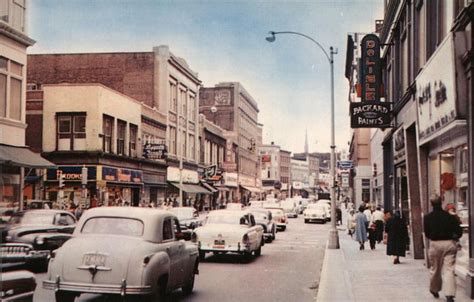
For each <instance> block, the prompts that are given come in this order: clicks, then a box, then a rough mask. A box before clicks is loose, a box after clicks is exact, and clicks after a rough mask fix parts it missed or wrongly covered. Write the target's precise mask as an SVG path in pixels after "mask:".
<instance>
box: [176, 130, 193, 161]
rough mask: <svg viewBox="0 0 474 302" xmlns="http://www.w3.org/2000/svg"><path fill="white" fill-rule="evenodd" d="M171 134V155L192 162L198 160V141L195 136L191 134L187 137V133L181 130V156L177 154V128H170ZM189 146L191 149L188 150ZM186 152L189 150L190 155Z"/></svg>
mask: <svg viewBox="0 0 474 302" xmlns="http://www.w3.org/2000/svg"><path fill="white" fill-rule="evenodd" d="M169 129H170V132H169V142H170V144H169V154H171V155H176V156H177V155H180V156H185V157H187V158H189V159H191V160H196V156H195V154H196V141H195V138H196V137H195V135H194V134H191V133H189V134H188V135H186V131H184V130H180V131H179V132H180V136H179V140H180V147H181V150H180V152H179V154H177V151H178V149H177V148H178V136H177V135H178V133H177V131H176V127H174V126H170V128H169ZM187 145H189V149H187V148H186V147H187ZM186 150H188V153H186Z"/></svg>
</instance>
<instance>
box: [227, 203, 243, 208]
mask: <svg viewBox="0 0 474 302" xmlns="http://www.w3.org/2000/svg"><path fill="white" fill-rule="evenodd" d="M243 208H244V205H243V204H241V203H240V202H239V203H235V202H232V203H228V204H227V206H226V209H227V210H242V209H243Z"/></svg>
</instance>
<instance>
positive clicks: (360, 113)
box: [350, 102, 392, 128]
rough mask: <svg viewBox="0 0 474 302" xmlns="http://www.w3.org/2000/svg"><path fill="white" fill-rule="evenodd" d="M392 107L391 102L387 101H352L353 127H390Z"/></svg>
mask: <svg viewBox="0 0 474 302" xmlns="http://www.w3.org/2000/svg"><path fill="white" fill-rule="evenodd" d="M391 107H392V105H391V103H385V102H355V103H351V104H350V111H351V112H350V115H351V128H389V127H390V122H391V120H392V116H391V112H392V109H391Z"/></svg>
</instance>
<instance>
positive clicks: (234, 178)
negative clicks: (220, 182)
mask: <svg viewBox="0 0 474 302" xmlns="http://www.w3.org/2000/svg"><path fill="white" fill-rule="evenodd" d="M224 185H226V186H228V187H237V186H238V185H239V183H238V175H237V173H229V172H225V173H224Z"/></svg>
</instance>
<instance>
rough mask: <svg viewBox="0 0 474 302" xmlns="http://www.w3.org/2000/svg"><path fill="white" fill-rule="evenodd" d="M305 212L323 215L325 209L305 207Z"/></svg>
mask: <svg viewBox="0 0 474 302" xmlns="http://www.w3.org/2000/svg"><path fill="white" fill-rule="evenodd" d="M305 214H306V215H313V214H315V215H325V214H326V211H325V210H323V209H318V210H308V209H306V211H305Z"/></svg>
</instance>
